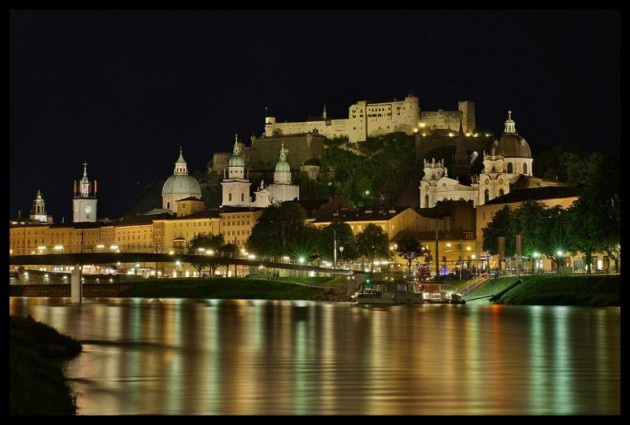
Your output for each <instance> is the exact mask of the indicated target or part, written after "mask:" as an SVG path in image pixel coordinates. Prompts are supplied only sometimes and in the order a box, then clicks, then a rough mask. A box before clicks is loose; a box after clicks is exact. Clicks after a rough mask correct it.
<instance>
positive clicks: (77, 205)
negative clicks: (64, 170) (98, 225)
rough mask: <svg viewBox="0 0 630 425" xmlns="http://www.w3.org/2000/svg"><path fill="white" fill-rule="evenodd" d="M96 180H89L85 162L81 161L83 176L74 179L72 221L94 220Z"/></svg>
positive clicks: (91, 221) (92, 221)
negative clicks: (79, 178)
mask: <svg viewBox="0 0 630 425" xmlns="http://www.w3.org/2000/svg"><path fill="white" fill-rule="evenodd" d="M97 187H98V185H97V183H96V180H94V181H93V182H90V181H89V180H88V176H87V162H84V163H83V178H82V179H81V180H79V181H77V180H75V181H74V188H73V191H74V199H73V200H72V221H73V222H74V223H82V222H90V223H94V222H96V217H97V216H96V202H97V199H96V192H97Z"/></svg>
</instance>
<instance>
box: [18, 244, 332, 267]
mask: <svg viewBox="0 0 630 425" xmlns="http://www.w3.org/2000/svg"><path fill="white" fill-rule="evenodd" d="M79 253H82V254H105V253H114V254H118V253H139V254H168V255H173V256H174V257H175V256H177V255H200V256H208V257H214V258H217V257H218V258H231V259H241V260H259V261H265V262H272V263H284V264H294V265H304V266H309V265H311V266H312V265H313V264H311V261H309V259H307V258H304V257H297V258H295V257H294V258H292V257H289V256H270V255H257V254H253V253H251V252H248V251H247V250H245V249H243V250H241V251H238V252H233V251H232V252H227V251H217V250H212V249H206V248H192V247H181V246H156V245H149V246H147V245H104V244H99V245H54V246H38V247H36V248H12V249H10V250H9V255H10V256H16V255H50V254H79ZM321 266H322V267H330V268H332V263H330V262H328V261H322V265H321Z"/></svg>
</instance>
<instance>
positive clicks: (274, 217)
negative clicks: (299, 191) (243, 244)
mask: <svg viewBox="0 0 630 425" xmlns="http://www.w3.org/2000/svg"><path fill="white" fill-rule="evenodd" d="M305 219H306V212H305V211H304V209H303V208H302V207H301V206H300V205H299V204H297V203H295V202H284V203H283V204H282V205H280V206H277V207H274V206H272V207H269V208H266V209H265V210H264V211H263V213H262V216H261V217H260V219H259V220H258V222H257V223H256V225H255V226H254V228H253V229H252V234H251V235H250V236H249V239H248V240H247V247H248V248H249V249H250V250H251V251H253V252H254V253H256V254H260V255H273V256H283V255H290V256H293V257H296V258H297V257H304V258H306V257H311V256H313V255H314V254H315V251H316V250H317V246H316V245H317V231H316V230H314V229H312V228H310V227H308V226H306V224H304V221H305Z"/></svg>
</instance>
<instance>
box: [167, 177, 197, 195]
mask: <svg viewBox="0 0 630 425" xmlns="http://www.w3.org/2000/svg"><path fill="white" fill-rule="evenodd" d="M164 195H198V196H201V187H200V186H199V182H198V181H197V179H196V178H194V177H193V176H189V175H188V174H183V175H181V174H180V175H174V176H170V177H169V178H168V179H166V182H164V186H162V196H164Z"/></svg>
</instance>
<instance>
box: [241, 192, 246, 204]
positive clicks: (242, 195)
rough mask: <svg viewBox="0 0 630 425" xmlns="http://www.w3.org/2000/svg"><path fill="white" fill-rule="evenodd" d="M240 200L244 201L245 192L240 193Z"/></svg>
mask: <svg viewBox="0 0 630 425" xmlns="http://www.w3.org/2000/svg"><path fill="white" fill-rule="evenodd" d="M241 202H245V194H244V193H241Z"/></svg>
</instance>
